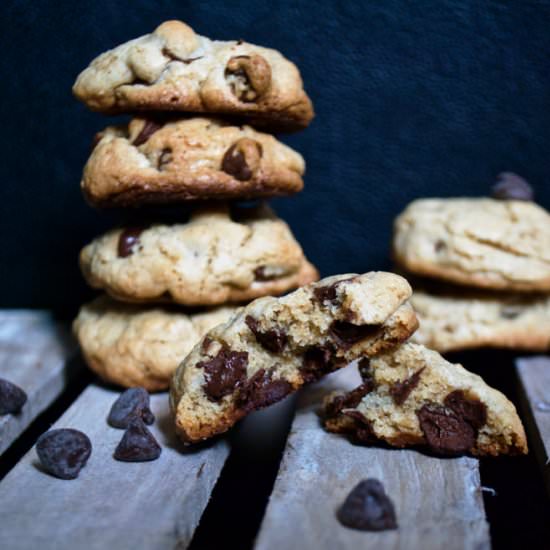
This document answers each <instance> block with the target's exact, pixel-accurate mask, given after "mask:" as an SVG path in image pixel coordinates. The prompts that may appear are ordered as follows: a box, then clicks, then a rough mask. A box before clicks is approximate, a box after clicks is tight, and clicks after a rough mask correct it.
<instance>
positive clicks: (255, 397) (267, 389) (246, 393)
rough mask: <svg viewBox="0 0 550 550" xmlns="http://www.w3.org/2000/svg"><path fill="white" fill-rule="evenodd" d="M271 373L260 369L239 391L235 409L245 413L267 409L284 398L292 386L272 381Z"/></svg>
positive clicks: (282, 381) (279, 381)
mask: <svg viewBox="0 0 550 550" xmlns="http://www.w3.org/2000/svg"><path fill="white" fill-rule="evenodd" d="M272 377H273V371H266V370H265V369H260V370H259V371H257V372H256V373H254V375H253V376H252V377H251V378H250V379H249V380H247V381H246V382H245V383H244V385H243V387H242V389H241V390H240V391H239V395H238V397H237V401H236V405H237V408H239V409H243V410H245V411H247V412H249V411H253V410H257V409H262V408H264V407H268V406H269V405H272V404H273V403H277V402H278V401H280V400H281V399H283V398H284V397H286V396H287V395H288V394H289V393H290V392H291V391H292V385H291V384H290V383H289V382H287V381H286V380H273V378H272Z"/></svg>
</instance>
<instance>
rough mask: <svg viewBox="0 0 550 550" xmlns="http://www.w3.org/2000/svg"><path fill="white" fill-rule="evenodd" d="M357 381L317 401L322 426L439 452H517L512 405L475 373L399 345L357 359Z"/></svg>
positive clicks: (519, 434) (521, 438) (522, 449)
mask: <svg viewBox="0 0 550 550" xmlns="http://www.w3.org/2000/svg"><path fill="white" fill-rule="evenodd" d="M359 370H360V373H361V377H362V378H363V384H362V385H361V386H359V387H358V388H356V389H355V390H353V391H351V392H347V393H339V394H332V395H330V396H328V397H327V398H326V399H325V404H324V416H325V418H324V424H325V427H326V429H327V430H328V431H331V432H337V433H347V434H350V435H352V436H354V437H355V438H356V439H357V440H359V441H361V442H362V443H367V444H369V443H375V442H376V441H379V440H381V441H384V442H386V443H388V444H390V445H393V446H395V447H407V446H427V447H429V449H430V450H431V451H432V452H434V453H436V454H440V455H450V456H453V455H455V456H456V455H462V454H472V455H499V454H525V453H527V441H526V439H525V432H524V430H523V426H522V424H521V421H520V419H519V417H518V415H517V412H516V409H515V407H514V405H513V404H512V403H511V402H510V401H509V400H508V399H507V398H506V397H505V396H504V395H503V394H502V393H500V392H499V391H497V390H495V389H493V388H491V387H489V386H488V385H487V384H486V383H485V382H484V381H483V379H482V378H481V377H479V376H477V375H476V374H472V373H470V372H468V371H467V370H466V369H464V368H463V367H462V366H461V365H457V364H452V363H449V362H448V361H446V360H445V359H443V357H441V355H439V353H437V352H435V351H432V350H429V349H427V348H425V347H424V346H421V345H417V344H411V343H407V344H404V345H402V346H400V347H399V348H398V349H396V350H392V351H390V352H388V353H384V354H382V355H380V356H379V357H376V358H374V359H371V360H369V359H367V358H364V359H362V360H361V361H360V362H359Z"/></svg>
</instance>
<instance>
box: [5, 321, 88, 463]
mask: <svg viewBox="0 0 550 550" xmlns="http://www.w3.org/2000/svg"><path fill="white" fill-rule="evenodd" d="M72 357H76V343H75V342H74V340H73V339H72V338H71V335H70V332H69V330H68V328H67V326H66V325H63V324H61V323H56V322H55V321H54V319H53V316H52V315H51V313H49V312H47V311H32V310H3V311H2V310H0V377H2V378H5V379H7V380H9V381H10V382H13V383H14V384H17V385H18V386H20V387H21V388H22V389H23V390H25V393H26V394H27V402H26V403H25V405H24V406H23V409H22V410H21V412H20V413H18V414H16V415H13V414H7V415H4V416H0V454H2V453H3V452H4V451H5V450H6V449H7V448H8V447H9V446H10V445H11V444H12V443H13V441H15V439H17V437H19V435H21V434H22V433H23V432H24V431H25V429H26V428H27V427H28V426H29V425H30V424H31V422H32V421H33V420H34V419H35V418H36V417H37V416H38V415H40V414H41V413H42V412H43V411H44V410H45V409H46V408H48V407H49V406H50V405H51V404H52V403H53V402H54V401H55V399H56V398H57V397H58V396H59V395H60V394H61V393H62V392H63V390H64V389H65V387H66V386H67V383H68V382H69V381H70V379H71V378H72V377H73V376H74V375H75V374H76V373H77V372H78V370H79V369H80V368H82V363H81V362H78V361H70V359H71V358H72Z"/></svg>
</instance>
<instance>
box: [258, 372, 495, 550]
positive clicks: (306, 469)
mask: <svg viewBox="0 0 550 550" xmlns="http://www.w3.org/2000/svg"><path fill="white" fill-rule="evenodd" d="M352 369H353V368H352ZM358 384H359V377H358V375H357V373H356V371H355V370H350V369H346V370H345V371H341V372H340V373H336V374H335V375H332V376H331V377H329V378H328V379H327V380H326V381H325V382H323V383H322V384H320V385H319V386H317V387H315V388H312V389H311V390H309V391H308V392H307V393H306V394H305V395H304V396H303V399H302V400H301V403H300V405H299V409H298V412H297V414H296V417H295V419H294V422H293V425H292V429H291V432H290V436H289V438H288V442H287V446H286V449H285V453H284V457H283V461H282V464H281V468H280V470H279V474H278V476H277V480H276V482H275V487H274V490H273V493H272V495H271V498H270V501H269V504H268V508H267V511H266V514H265V516H264V520H263V523H262V527H261V530H260V534H259V536H258V539H257V544H256V547H255V548H256V550H271V549H273V548H285V549H287V550H292V549H296V550H298V549H300V550H307V549H310V548H311V549H315V550H321V549H333V548H343V549H346V548H350V549H354V550H355V549H357V548H373V549H374V548H376V549H389V548H402V549H409V548H422V549H423V550H426V549H432V548H433V549H435V548H444V549H446V550H451V549H458V548H461V549H471V548H476V549H480V548H490V539H489V531H488V525H487V521H486V518H485V511H484V507H483V499H482V496H481V487H480V478H479V469H478V461H477V460H475V459H473V458H467V457H462V458H453V459H440V458H433V457H429V456H426V455H423V454H421V453H418V452H415V451H408V450H396V449H382V448H373V447H364V446H358V445H353V444H351V443H350V442H349V441H348V440H347V439H346V438H345V437H342V436H340V435H337V434H330V433H327V432H325V431H324V430H323V429H322V428H321V424H320V420H319V417H318V414H317V410H318V407H319V402H320V397H321V395H322V394H324V393H326V392H327V391H329V390H330V389H335V388H348V389H350V388H353V387H356V386H357V385H358ZM370 477H374V478H377V479H379V480H380V481H381V482H382V483H383V484H384V487H385V489H386V492H387V493H388V495H390V496H391V498H392V500H393V502H394V504H395V508H396V514H397V521H398V524H399V529H398V530H396V531H385V532H381V533H373V532H368V533H367V532H361V531H356V530H352V529H348V528H345V527H343V526H342V525H340V523H339V522H338V521H337V519H336V516H335V512H336V509H337V508H338V507H339V505H340V504H341V503H342V502H343V501H344V499H345V497H346V496H347V494H348V493H349V491H350V490H351V489H352V488H353V487H354V486H355V485H356V484H357V483H358V482H359V481H361V480H362V479H365V478H370Z"/></svg>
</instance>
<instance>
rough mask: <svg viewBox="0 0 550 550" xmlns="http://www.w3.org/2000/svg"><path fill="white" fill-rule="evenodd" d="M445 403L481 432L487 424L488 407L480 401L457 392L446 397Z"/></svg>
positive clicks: (459, 391)
mask: <svg viewBox="0 0 550 550" xmlns="http://www.w3.org/2000/svg"><path fill="white" fill-rule="evenodd" d="M443 403H445V405H446V406H447V407H449V409H451V410H452V411H454V412H455V413H456V415H457V416H459V417H460V418H463V419H464V420H465V421H466V422H468V424H470V426H472V427H473V428H474V429H475V430H476V435H477V430H479V429H480V428H481V427H482V426H484V425H485V423H486V422H487V407H486V405H485V403H482V402H481V401H479V400H478V399H469V398H467V397H466V395H465V393H464V392H463V391H462V390H455V391H453V392H451V393H450V394H449V395H447V397H445V399H444V401H443Z"/></svg>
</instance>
